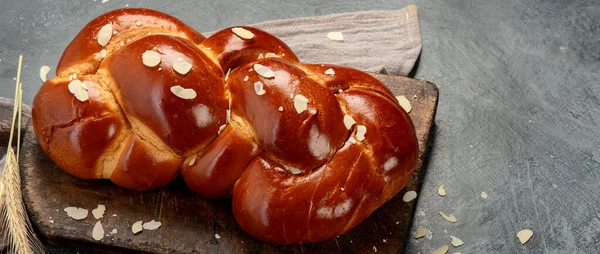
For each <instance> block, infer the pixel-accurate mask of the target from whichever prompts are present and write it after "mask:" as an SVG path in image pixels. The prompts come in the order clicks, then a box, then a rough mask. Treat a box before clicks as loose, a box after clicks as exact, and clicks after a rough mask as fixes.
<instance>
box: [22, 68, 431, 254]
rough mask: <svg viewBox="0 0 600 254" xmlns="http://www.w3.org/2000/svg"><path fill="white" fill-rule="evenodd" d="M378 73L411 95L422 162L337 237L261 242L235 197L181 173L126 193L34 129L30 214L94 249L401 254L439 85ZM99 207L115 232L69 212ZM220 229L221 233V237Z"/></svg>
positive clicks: (26, 151) (25, 168)
mask: <svg viewBox="0 0 600 254" xmlns="http://www.w3.org/2000/svg"><path fill="white" fill-rule="evenodd" d="M375 76H376V77H377V78H379V79H380V80H381V81H382V82H384V83H385V84H386V85H388V86H389V87H390V88H391V89H392V91H393V92H394V93H395V94H397V95H405V96H406V97H407V98H408V99H409V100H410V101H411V102H412V112H411V113H410V116H411V118H412V120H413V123H414V124H415V128H416V130H417V137H418V140H419V146H420V156H419V163H418V165H417V170H416V171H415V174H414V176H413V178H412V179H411V182H410V183H409V185H408V186H407V187H406V188H405V189H404V190H402V191H401V192H400V193H399V194H398V195H397V196H396V197H394V198H393V199H392V200H390V201H389V202H388V203H386V204H384V205H383V206H382V207H380V208H379V209H378V210H377V211H376V212H375V213H374V214H373V215H372V216H371V217H369V218H368V219H367V220H366V221H364V222H363V223H362V224H360V225H359V226H358V227H356V228H355V229H353V230H351V231H349V232H348V233H346V234H344V235H341V236H339V237H337V238H334V239H331V240H328V241H324V242H320V243H315V244H304V245H272V244H267V243H263V242H260V241H258V240H255V239H253V238H252V237H250V236H249V235H247V234H246V233H245V232H243V231H242V230H241V229H240V228H239V226H238V225H237V223H236V221H235V219H234V217H233V214H232V211H231V200H230V199H227V200H219V201H214V200H205V199H203V198H201V197H199V196H198V195H195V194H194V193H193V192H191V191H190V190H189V189H188V188H187V187H186V186H185V184H184V183H183V181H182V180H181V179H180V178H179V179H177V180H176V181H174V182H173V183H171V184H169V185H168V186H167V187H165V188H161V189H159V190H156V191H147V192H137V191H131V190H126V189H123V188H120V187H118V186H116V185H114V184H111V183H110V182H109V181H106V180H81V179H77V178H74V177H72V176H70V175H68V174H66V173H64V172H63V171H62V170H60V169H59V168H58V167H57V166H56V165H55V164H54V163H53V162H52V161H51V160H50V159H49V158H48V157H47V156H46V155H45V154H44V153H43V151H42V150H41V149H40V147H39V144H38V143H37V140H36V138H35V136H34V135H33V132H32V129H31V128H29V129H28V131H27V135H26V136H25V141H24V147H23V149H22V151H23V153H22V155H21V156H22V157H21V158H22V159H21V167H22V176H23V182H24V183H25V184H24V185H23V193H24V199H25V202H26V206H27V209H28V211H29V213H30V217H31V219H32V221H33V224H34V225H35V227H36V229H37V230H38V232H39V233H40V234H41V235H42V236H43V238H45V239H46V240H47V241H49V242H50V243H53V244H59V245H72V246H86V248H89V249H90V250H93V251H108V252H127V251H131V250H136V251H143V252H157V253H159V252H160V253H163V252H168V253H242V252H267V253H278V252H286V253H303V252H309V253H331V252H366V251H373V247H375V248H377V249H378V250H379V251H385V252H400V251H402V249H403V248H404V245H405V236H406V233H407V232H408V228H409V227H410V219H411V214H412V211H413V204H414V202H415V201H413V202H412V203H404V202H403V201H402V195H403V193H404V192H405V191H406V190H416V189H418V184H419V179H420V177H421V175H422V173H423V171H422V165H423V159H424V158H425V153H426V148H427V143H428V140H429V137H430V130H431V127H432V123H433V120H434V116H435V111H436V106H437V98H438V91H437V88H436V86H435V85H433V84H432V83H429V82H426V81H421V80H414V79H408V78H403V77H393V76H384V75H375ZM98 204H103V205H105V206H106V212H105V215H104V218H102V219H100V221H101V222H102V225H103V227H104V230H105V234H107V235H108V236H105V237H104V238H103V239H102V240H101V241H94V240H93V239H92V237H91V233H92V229H93V226H94V224H95V223H96V221H97V220H96V219H94V218H93V216H92V215H91V213H90V214H89V216H88V218H86V219H84V220H82V221H74V220H73V219H71V218H69V217H67V215H66V213H65V212H64V211H63V209H64V208H65V207H69V206H76V207H81V208H85V209H88V210H89V211H90V212H91V210H92V209H94V208H96V206H97V205H98ZM153 219H154V220H157V221H160V222H161V223H162V226H161V228H159V229H158V230H155V231H147V230H146V231H143V232H141V233H139V234H137V235H133V234H132V232H131V225H132V224H133V223H134V222H136V221H138V220H143V221H150V220H153ZM113 229H117V233H116V234H111V231H112V230H113ZM215 234H219V236H220V237H221V238H220V239H216V238H215ZM384 239H385V242H384Z"/></svg>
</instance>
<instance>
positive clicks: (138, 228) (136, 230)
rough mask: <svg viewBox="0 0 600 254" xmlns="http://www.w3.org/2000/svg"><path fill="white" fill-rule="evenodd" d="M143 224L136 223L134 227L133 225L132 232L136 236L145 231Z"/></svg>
mask: <svg viewBox="0 0 600 254" xmlns="http://www.w3.org/2000/svg"><path fill="white" fill-rule="evenodd" d="M142 223H143V221H136V222H135V223H133V225H131V232H133V234H134V235H135V234H137V233H139V232H142V230H144V228H143V227H142Z"/></svg>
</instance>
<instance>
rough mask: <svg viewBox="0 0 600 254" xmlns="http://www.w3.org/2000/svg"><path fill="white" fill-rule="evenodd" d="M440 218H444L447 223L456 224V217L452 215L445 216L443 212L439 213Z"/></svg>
mask: <svg viewBox="0 0 600 254" xmlns="http://www.w3.org/2000/svg"><path fill="white" fill-rule="evenodd" d="M440 216H442V218H444V220H447V221H448V222H452V223H455V222H456V217H455V216H454V215H452V214H450V215H446V214H445V213H444V212H440Z"/></svg>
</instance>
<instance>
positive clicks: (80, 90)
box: [67, 79, 90, 102]
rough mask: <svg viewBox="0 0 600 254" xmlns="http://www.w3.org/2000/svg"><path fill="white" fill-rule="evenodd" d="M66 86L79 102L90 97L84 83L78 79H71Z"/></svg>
mask: <svg viewBox="0 0 600 254" xmlns="http://www.w3.org/2000/svg"><path fill="white" fill-rule="evenodd" d="M67 87H68V88H69V92H71V94H73V95H74V96H75V98H77V100H79V101H81V102H84V101H87V100H88V99H89V98H90V97H89V95H88V92H87V88H86V85H85V84H84V83H83V82H81V81H80V80H77V79H75V80H72V81H71V82H70V83H69V85H68V86H67Z"/></svg>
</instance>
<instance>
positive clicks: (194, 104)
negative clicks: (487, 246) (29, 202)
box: [32, 9, 418, 243]
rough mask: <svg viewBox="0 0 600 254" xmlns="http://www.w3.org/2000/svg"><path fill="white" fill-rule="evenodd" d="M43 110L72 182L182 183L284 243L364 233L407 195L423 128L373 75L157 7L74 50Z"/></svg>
mask: <svg viewBox="0 0 600 254" xmlns="http://www.w3.org/2000/svg"><path fill="white" fill-rule="evenodd" d="M56 74H57V76H56V78H53V79H51V80H48V81H47V82H46V83H45V84H44V85H43V86H42V87H41V88H40V90H39V91H38V93H37V94H36V96H35V99H34V102H33V110H32V111H33V112H32V113H33V126H34V129H35V133H36V135H37V138H38V140H39V143H40V145H41V147H42V149H43V150H44V151H45V152H46V153H47V154H48V156H49V157H50V158H52V160H54V162H56V164H58V165H59V166H60V167H61V168H62V169H63V170H65V171H66V172H68V173H70V174H72V175H74V176H77V177H80V178H84V179H94V178H106V179H110V180H111V181H113V182H114V183H116V184H118V185H120V186H122V187H125V188H129V189H134V190H149V189H155V188H159V187H161V186H164V185H166V184H168V183H169V182H171V181H172V180H173V179H174V178H175V177H177V176H178V175H179V173H181V174H182V176H183V178H184V180H185V182H186V183H187V185H188V186H189V187H190V188H191V189H192V190H193V191H195V192H197V193H199V194H200V195H202V196H204V197H207V198H226V197H232V198H233V211H234V215H235V217H236V219H237V221H238V223H239V224H240V225H241V227H242V228H243V229H244V230H245V231H246V232H248V233H249V234H251V235H253V236H254V237H257V238H259V239H261V240H264V241H268V242H273V243H303V242H316V241H321V240H325V239H327V238H330V237H333V236H336V235H339V234H342V233H344V232H346V231H348V230H349V229H351V228H353V227H354V226H356V225H357V224H359V223H360V222H362V221H363V220H364V219H365V218H366V217H368V216H369V215H370V214H371V213H372V212H373V211H374V210H375V209H377V208H378V207H379V206H380V205H382V204H383V203H384V202H386V201H387V200H389V199H390V198H391V197H392V196H394V195H395V194H396V193H398V192H399V191H400V189H402V188H403V187H404V186H405V185H406V184H407V182H408V180H409V179H410V176H411V174H412V171H413V169H414V167H415V165H416V162H417V155H418V147H417V140H416V136H415V130H414V127H413V125H412V122H411V120H410V117H409V116H408V114H407V113H406V112H405V111H404V110H403V109H402V108H401V107H400V105H399V104H398V102H397V101H396V99H395V97H394V95H393V94H392V93H391V92H390V91H389V89H387V88H386V87H385V86H384V85H383V84H381V83H380V82H379V81H378V80H376V79H375V78H373V77H372V76H370V75H369V74H366V73H364V72H361V71H358V70H354V69H350V68H346V67H340V66H332V65H323V64H302V63H300V62H299V60H298V58H297V57H296V56H295V55H294V53H293V52H292V51H291V50H290V49H289V48H288V47H287V46H286V45H285V44H284V43H283V42H282V41H280V40H279V39H277V38H275V37H274V36H272V35H270V34H268V33H266V32H263V31H261V30H258V29H255V28H251V27H234V28H227V29H224V30H221V31H219V32H217V33H216V34H214V35H212V36H211V37H209V38H204V37H203V36H202V35H201V34H200V33H198V32H196V31H195V30H193V29H192V28H190V27H188V26H187V25H185V24H183V23H182V22H181V21H179V20H177V19H175V18H173V17H171V16H168V15H166V14H163V13H160V12H156V11H152V10H147V9H121V10H115V11H111V12H108V13H106V14H104V15H102V16H100V17H98V18H96V19H94V20H92V21H91V22H90V23H89V24H88V25H86V26H85V27H84V28H83V29H82V31H81V32H80V33H79V34H78V35H77V36H76V37H75V39H74V40H73V41H72V42H71V44H69V46H68V47H67V49H66V50H65V52H64V53H63V56H62V58H61V60H60V62H59V64H58V67H57V70H56Z"/></svg>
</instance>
